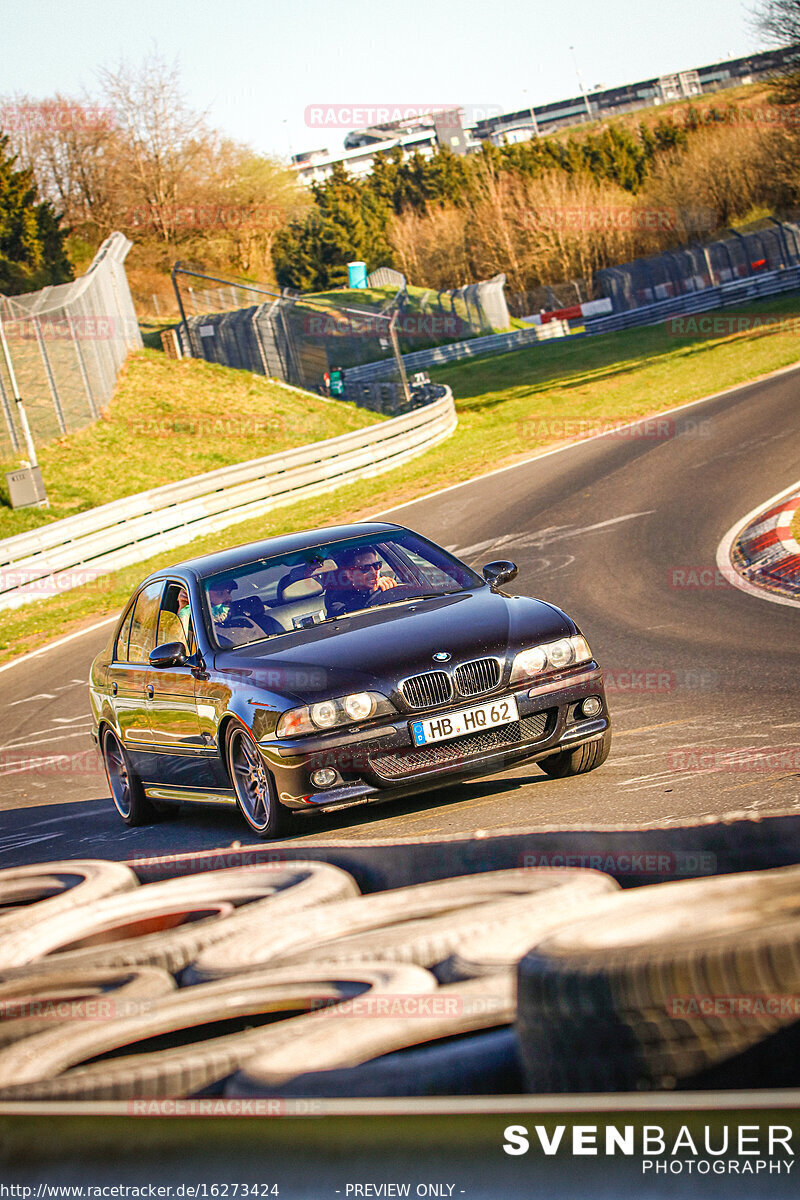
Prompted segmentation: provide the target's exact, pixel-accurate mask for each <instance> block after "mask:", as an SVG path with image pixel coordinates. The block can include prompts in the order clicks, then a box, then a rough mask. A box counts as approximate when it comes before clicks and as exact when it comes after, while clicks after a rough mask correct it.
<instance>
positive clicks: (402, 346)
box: [165, 263, 510, 413]
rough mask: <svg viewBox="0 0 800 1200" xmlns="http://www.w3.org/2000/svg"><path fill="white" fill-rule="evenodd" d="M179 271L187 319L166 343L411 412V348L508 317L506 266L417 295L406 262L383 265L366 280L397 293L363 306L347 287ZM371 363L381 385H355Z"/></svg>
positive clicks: (504, 324)
mask: <svg viewBox="0 0 800 1200" xmlns="http://www.w3.org/2000/svg"><path fill="white" fill-rule="evenodd" d="M172 278H173V284H174V287H175V294H176V296H177V299H178V305H179V308H180V311H181V317H182V322H181V325H180V326H179V328H178V329H177V330H176V331H175V332H174V333H170V334H168V335H167V338H166V342H165V344H166V345H167V348H168V349H169V348H170V347H172V348H173V349H174V350H175V351H176V352H178V353H181V354H183V355H188V356H191V357H194V358H203V359H205V360H206V361H208V362H216V363H220V364H222V365H224V366H228V367H235V368H239V369H242V370H248V371H254V372H256V373H258V374H262V375H267V376H269V377H271V378H273V379H279V380H283V381H284V382H286V383H289V384H293V385H295V386H297V387H302V388H306V389H308V390H310V391H316V392H321V393H322V394H325V395H339V396H342V397H343V398H344V399H347V400H352V401H354V402H355V403H357V404H360V405H362V406H364V407H368V408H371V409H374V410H376V411H379V412H387V413H397V412H403V411H407V410H408V409H409V408H411V407H413V406H414V404H415V397H414V395H413V394H412V390H411V389H410V388H409V386H408V382H407V379H406V373H405V368H404V366H403V361H402V356H403V355H404V354H406V355H407V354H409V353H414V352H415V351H419V350H424V349H427V348H430V347H435V346H437V345H441V344H443V343H450V342H459V341H461V340H463V338H464V337H476V336H480V335H481V334H486V333H489V332H493V331H495V330H497V329H507V328H508V326H509V323H510V322H509V317H508V308H507V306H506V302H505V297H504V294H503V287H504V284H505V277H504V276H502V275H500V276H497V277H496V278H495V279H493V280H486V281H484V282H481V283H477V284H470V285H469V286H468V287H464V288H458V289H454V290H453V291H449V292H435V291H432V290H429V291H427V292H423V293H419V294H415V295H414V296H410V295H409V293H408V291H407V288H406V281H405V278H404V277H403V276H402V275H401V274H400V273H399V272H397V271H394V270H392V269H391V268H380V269H379V270H378V271H376V272H374V273H373V274H372V275H371V276H370V277H369V279H368V286H369V287H370V288H377V287H383V288H391V289H394V294H393V295H389V296H388V297H387V300H386V302H385V303H384V304H383V305H382V306H380V307H378V306H375V307H372V308H370V307H366V306H365V307H361V306H356V305H354V304H352V303H351V302H350V297H349V296H347V295H344V294H343V295H342V296H337V295H336V293H329V294H327V295H321V296H302V295H298V294H297V293H294V292H291V291H289V289H284V290H283V291H280V292H279V291H277V290H274V289H270V288H265V287H260V286H257V285H255V284H242V283H236V282H231V281H229V280H225V279H217V278H214V277H212V276H209V275H205V274H203V273H202V272H199V271H195V270H193V269H191V268H190V267H188V266H185V265H183V264H181V263H177V264H176V265H175V267H174V269H173V273H172ZM372 363H380V364H381V370H380V376H381V385H380V387H374V388H373V387H367V388H365V387H363V386H360V387H358V388H357V389H354V388H351V387H349V385H348V375H349V373H350V372H351V371H354V370H355V369H357V368H361V367H363V366H365V365H367V364H372ZM339 373H341V376H342V380H341V389H340V388H339V387H338V386H337V384H338V383H339Z"/></svg>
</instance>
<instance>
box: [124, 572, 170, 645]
mask: <svg viewBox="0 0 800 1200" xmlns="http://www.w3.org/2000/svg"><path fill="white" fill-rule="evenodd" d="M163 588H164V583H163V581H162V580H158V581H157V582H156V583H150V584H148V585H147V587H146V588H143V589H142V590H141V592H139V595H138V596H137V597H136V604H135V605H134V609H133V620H132V622H131V636H130V642H129V643H128V662H132V663H146V662H147V658H148V655H149V654H150V651H151V650H153V649H155V644H156V621H157V620H158V610H159V607H160V604H161V592H162V591H163Z"/></svg>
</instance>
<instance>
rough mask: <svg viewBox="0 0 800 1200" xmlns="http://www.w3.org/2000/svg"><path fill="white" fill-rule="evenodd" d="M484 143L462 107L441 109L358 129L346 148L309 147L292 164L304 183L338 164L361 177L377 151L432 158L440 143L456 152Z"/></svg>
mask: <svg viewBox="0 0 800 1200" xmlns="http://www.w3.org/2000/svg"><path fill="white" fill-rule="evenodd" d="M479 145H480V143H479V142H476V141H475V139H474V138H473V137H472V135H471V134H470V132H469V131H468V130H466V129H465V128H464V125H463V123H462V118H461V110H460V109H457V108H455V109H453V108H450V109H441V110H439V111H436V112H430V113H424V114H421V115H419V116H414V117H407V118H406V119H405V120H402V121H389V122H387V123H386V124H385V125H371V126H368V127H366V128H364V129H354V130H353V131H352V132H350V133H348V134H347V136H346V137H345V139H344V150H338V151H335V152H333V153H331V151H329V150H308V151H305V152H304V153H302V154H295V155H294V156H293V157H292V162H291V166H292V168H293V169H294V170H295V171H296V172H297V174H298V176H299V178H300V180H301V181H302V182H303V183H307V184H312V183H323V182H324V181H325V180H326V179H327V178H328V177H329V176H330V175H331V173H332V171H333V168H334V166H335V165H336V163H341V164H342V166H343V167H345V169H346V170H347V171H348V172H349V173H350V174H351V175H354V176H356V177H357V178H363V176H365V175H369V173H370V172H371V170H372V164H373V162H374V161H375V156H376V155H377V154H384V153H386V152H387V151H389V150H394V149H395V148H396V147H397V146H399V147H401V149H402V150H403V151H404V153H405V154H413V153H414V152H416V153H418V154H421V155H422V156H423V158H430V157H431V156H432V155H433V154H435V152H436V150H437V149H438V148H439V147H440V146H447V148H448V149H449V150H452V151H453V153H454V154H466V153H468V152H469V151H470V150H472V149H474V148H477V147H478V146H479Z"/></svg>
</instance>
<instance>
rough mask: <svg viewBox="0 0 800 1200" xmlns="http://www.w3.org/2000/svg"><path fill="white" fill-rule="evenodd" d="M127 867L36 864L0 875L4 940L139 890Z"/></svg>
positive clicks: (82, 861) (89, 862)
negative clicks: (96, 902) (22, 928)
mask: <svg viewBox="0 0 800 1200" xmlns="http://www.w3.org/2000/svg"><path fill="white" fill-rule="evenodd" d="M138 886H139V880H138V879H137V878H136V875H135V874H134V873H133V871H132V870H131V869H130V867H126V866H125V864H124V863H116V862H102V861H100V860H99V859H93V858H76V859H71V860H70V859H66V860H61V861H59V862H48V863H34V864H33V865H32V866H27V867H6V868H5V869H4V870H2V871H0V940H2V937H3V935H4V934H5V933H8V932H11V933H14V932H15V931H16V930H17V929H19V927H20V926H21V925H25V926H28V925H29V924H30V923H31V922H33V921H40V920H42V919H43V918H45V917H52V916H55V915H56V914H57V913H61V912H68V911H69V910H71V909H73V908H78V907H80V905H82V904H90V903H91V902H92V901H94V900H102V899H104V898H105V897H106V896H113V895H115V894H116V893H118V892H130V891H132V890H133V889H134V888H138Z"/></svg>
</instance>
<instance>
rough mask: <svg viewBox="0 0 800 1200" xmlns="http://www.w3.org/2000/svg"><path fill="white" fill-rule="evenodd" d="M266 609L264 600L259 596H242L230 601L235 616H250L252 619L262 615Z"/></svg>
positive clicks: (256, 619) (257, 618) (255, 619)
mask: <svg viewBox="0 0 800 1200" xmlns="http://www.w3.org/2000/svg"><path fill="white" fill-rule="evenodd" d="M266 611H267V610H266V608H265V607H264V601H263V600H262V599H261V597H260V596H244V597H242V599H241V600H234V601H232V603H231V612H232V613H235V614H236V615H237V616H239V615H242V616H245V617H251V618H252V619H253V620H254V621H258V620H259V619H260V618H261V617H263V616H264V615H265V613H266Z"/></svg>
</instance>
